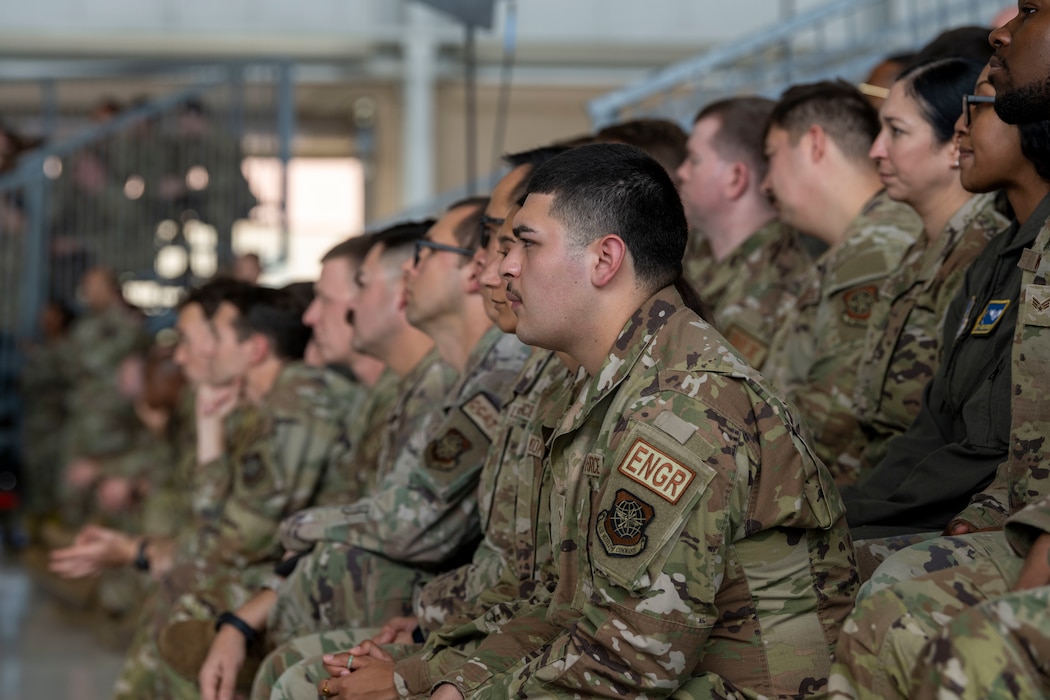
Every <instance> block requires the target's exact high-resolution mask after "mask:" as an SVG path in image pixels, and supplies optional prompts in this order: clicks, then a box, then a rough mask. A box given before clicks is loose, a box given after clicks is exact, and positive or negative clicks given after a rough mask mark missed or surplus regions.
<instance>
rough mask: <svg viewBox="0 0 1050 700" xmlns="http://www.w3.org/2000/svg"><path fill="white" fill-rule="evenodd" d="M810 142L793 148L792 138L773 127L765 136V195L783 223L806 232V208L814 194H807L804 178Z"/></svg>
mask: <svg viewBox="0 0 1050 700" xmlns="http://www.w3.org/2000/svg"><path fill="white" fill-rule="evenodd" d="M807 142H808V138H807V137H806V136H803V137H802V138H801V139H799V142H798V143H797V144H794V145H792V143H791V135H790V134H789V133H788V132H787V131H786V130H784V129H780V128H778V127H775V126H774V127H772V128H770V130H769V133H768V134H767V135H766V158H768V159H769V172H768V174H767V175H766V179H765V181H763V183H762V191H763V192H764V193H765V194H766V196H767V197H769V199H770V201H771V202H773V206H774V207H776V209H777V211H778V212H779V213H780V219H781V220H782V221H783V222H784V223H786V224H788V225H789V226H794V227H796V228H798V229H800V230H801V231H803V232H805V231H808V230H810V229H809V227H807V226H806V225H805V221H806V216H805V214H806V207H807V205H810V206H811V205H812V200H813V197H812V194H811V193H809V192H808V191H807V188H806V187H805V185H804V184H803V182H802V180H803V178H802V177H801V176H802V175H803V174H804V173H805V172H806V171H807V166H808V163H807V162H806V157H805V149H806V147H807V145H808V143H807Z"/></svg>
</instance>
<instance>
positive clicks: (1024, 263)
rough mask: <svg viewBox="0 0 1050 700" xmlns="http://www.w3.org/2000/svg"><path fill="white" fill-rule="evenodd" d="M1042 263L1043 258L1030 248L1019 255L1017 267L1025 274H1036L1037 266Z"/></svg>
mask: <svg viewBox="0 0 1050 700" xmlns="http://www.w3.org/2000/svg"><path fill="white" fill-rule="evenodd" d="M1041 262H1043V256H1042V255H1040V254H1039V253H1037V252H1035V251H1034V250H1032V249H1031V248H1025V249H1024V251H1023V252H1022V253H1021V259H1020V260H1019V261H1018V263H1017V267H1019V268H1021V269H1022V270H1024V271H1025V272H1038V271H1039V264H1040V263H1041Z"/></svg>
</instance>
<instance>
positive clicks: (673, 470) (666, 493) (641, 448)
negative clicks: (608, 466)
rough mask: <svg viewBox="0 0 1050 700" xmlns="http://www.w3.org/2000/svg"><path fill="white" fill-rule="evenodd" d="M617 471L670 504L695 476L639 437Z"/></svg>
mask: <svg viewBox="0 0 1050 700" xmlns="http://www.w3.org/2000/svg"><path fill="white" fill-rule="evenodd" d="M618 471H619V472H620V473H621V474H623V475H624V476H626V477H627V478H629V479H632V480H634V481H637V482H638V483H639V484H641V485H642V486H644V487H646V488H647V489H649V490H650V491H652V492H653V493H655V494H656V495H658V496H659V497H660V498H662V499H664V500H665V501H667V502H668V503H671V504H675V503H678V500H679V499H680V498H681V497H682V495H683V494H684V493H685V491H686V489H687V488H689V484H691V483H692V481H693V479H694V478H695V477H696V472H694V471H693V470H692V469H689V468H688V467H686V466H685V465H684V464H682V463H681V462H678V461H676V460H674V459H672V458H671V457H669V456H668V455H666V454H664V453H663V452H661V451H660V450H658V449H656V448H655V447H653V446H652V445H650V444H649V443H647V442H646V441H645V440H642V439H641V438H638V439H635V441H634V444H633V445H631V449H629V450H627V454H626V455H624V458H623V461H621V462H620V466H619V467H618Z"/></svg>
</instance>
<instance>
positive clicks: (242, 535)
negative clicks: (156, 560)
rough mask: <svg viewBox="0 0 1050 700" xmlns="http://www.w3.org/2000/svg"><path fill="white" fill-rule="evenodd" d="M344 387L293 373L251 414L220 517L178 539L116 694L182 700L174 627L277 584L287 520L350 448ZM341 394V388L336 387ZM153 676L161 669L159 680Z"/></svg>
mask: <svg viewBox="0 0 1050 700" xmlns="http://www.w3.org/2000/svg"><path fill="white" fill-rule="evenodd" d="M345 382H346V380H345V379H343V378H342V377H340V376H338V375H336V374H334V373H332V372H330V371H329V370H325V369H321V368H316V367H308V366H306V365H303V364H300V363H291V364H289V365H286V366H285V367H284V368H283V369H282V370H281V373H280V374H279V375H278V377H277V380H276V381H275V383H274V386H273V388H272V389H271V391H270V393H269V394H268V395H267V396H266V399H265V403H264V404H263V405H262V406H260V407H258V409H257V410H255V411H252V412H248V413H245V414H243V415H244V418H243V419H242V420H240V421H239V422H238V425H237V427H238V431H237V432H236V433H235V435H234V438H233V440H232V441H231V442H230V443H229V444H228V445H227V452H226V455H224V456H223V457H222V458H220V459H218V460H216V462H218V463H222V464H224V465H225V469H224V470H220V469H218V468H215V467H216V465H214V464H212V465H209V466H210V467H211V468H214V472H215V473H226V474H229V475H230V476H229V481H230V487H229V493H228V496H227V497H226V499H225V501H224V502H223V503H222V508H221V511H220V512H219V514H218V517H217V518H215V519H213V520H212V521H210V522H208V521H205V522H203V527H201V528H200V529H198V530H195V531H193V532H189V533H184V535H183V536H182V537H181V538H180V539H179V540H178V545H177V548H176V551H175V554H174V562H173V566H172V570H171V571H170V572H169V574H168V576H167V577H166V578H165V580H164V581H163V582H162V584H161V585H160V587H159V590H158V595H157V597H156V600H155V604H154V605H153V606H152V609H151V610H149V611H148V612H149V616H148V618H147V621H146V624H147V625H148V628H149V632H148V634H146V635H144V636H140V637H139V639H138V641H139V646H137V647H136V646H133V648H132V650H131V652H130V653H129V661H128V663H127V664H126V665H125V668H124V672H123V674H122V677H121V679H119V680H118V688H121V689H122V694H118V695H121V696H122V697H158V698H163V697H176V696H178V693H179V690H178V688H179V687H181V685H182V684H181V681H180V680H179V679H178V677H177V676H176V675H175V674H174V672H172V671H171V669H170V668H167V665H166V664H165V663H164V662H163V660H162V659H160V658H159V654H158V653H157V649H156V640H157V637H158V636H159V635H160V634H161V631H162V629H163V628H164V627H165V626H167V625H172V624H177V623H179V622H181V621H183V620H211V619H214V617H215V616H216V615H218V614H219V613H221V612H223V611H225V610H235V609H237V608H238V607H240V606H241V605H243V604H244V603H245V602H246V601H247V600H248V599H249V598H250V597H251V596H252V595H253V594H254V593H255V592H256V591H257V590H258V589H259V588H260V587H261V585H262V583H263V582H265V581H268V580H269V579H270V577H271V576H272V568H273V565H274V564H275V563H276V562H277V561H278V560H279V559H280V557H281V555H282V554H283V550H282V549H281V547H280V543H279V541H278V538H277V530H278V526H279V524H280V522H281V520H282V519H284V518H285V517H287V516H288V515H290V514H291V513H294V512H298V511H299V510H302V509H303V508H306V507H309V506H310V505H312V504H313V499H314V498H315V497H316V494H317V491H318V488H319V485H320V483H321V480H322V478H323V475H324V473H325V471H326V470H327V469H328V468H329V467H330V466H331V465H332V464H335V463H338V462H339V460H340V459H341V458H342V456H343V454H344V452H345V450H346V449H347V440H346V424H347V416H346V410H347V406H345V405H343V404H342V403H341V402H340V400H339V399H340V397H341V396H342V395H344V394H345V391H346V390H345V387H344V386H342V384H345ZM336 387H338V388H336ZM147 668H153V669H156V671H155V672H153V673H148V672H146V671H145V669H147Z"/></svg>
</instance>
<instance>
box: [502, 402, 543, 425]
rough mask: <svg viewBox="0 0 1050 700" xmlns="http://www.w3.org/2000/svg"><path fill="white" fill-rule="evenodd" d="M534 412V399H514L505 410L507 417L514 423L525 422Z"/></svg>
mask: <svg viewBox="0 0 1050 700" xmlns="http://www.w3.org/2000/svg"><path fill="white" fill-rule="evenodd" d="M535 411H536V401H535V399H531V400H530V399H524V398H519V399H515V400H514V401H513V402H512V403H511V404H510V406H509V407H508V408H507V417H508V418H510V419H511V420H516V421H527V420H529V419H530V418H532V414H533V413H534V412H535Z"/></svg>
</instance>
